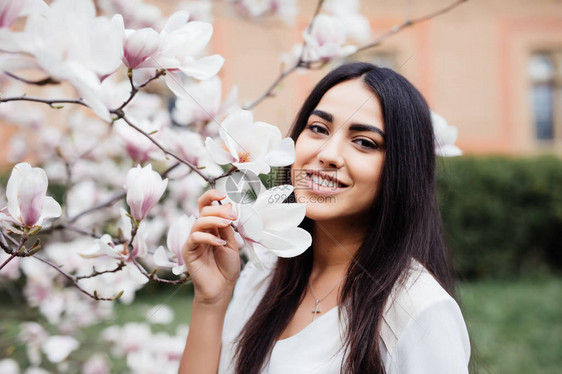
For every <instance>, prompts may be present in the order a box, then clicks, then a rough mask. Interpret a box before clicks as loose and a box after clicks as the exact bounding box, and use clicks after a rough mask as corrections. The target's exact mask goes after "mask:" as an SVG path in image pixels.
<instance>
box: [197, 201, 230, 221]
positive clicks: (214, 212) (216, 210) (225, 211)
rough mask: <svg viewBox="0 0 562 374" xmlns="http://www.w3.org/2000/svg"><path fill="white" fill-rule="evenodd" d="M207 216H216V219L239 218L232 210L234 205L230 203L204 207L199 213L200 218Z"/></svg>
mask: <svg viewBox="0 0 562 374" xmlns="http://www.w3.org/2000/svg"><path fill="white" fill-rule="evenodd" d="M205 216H215V217H222V218H229V219H231V220H234V219H236V218H238V217H237V216H236V213H234V211H233V210H232V203H228V204H225V205H208V206H205V207H203V209H201V211H200V212H199V217H205Z"/></svg>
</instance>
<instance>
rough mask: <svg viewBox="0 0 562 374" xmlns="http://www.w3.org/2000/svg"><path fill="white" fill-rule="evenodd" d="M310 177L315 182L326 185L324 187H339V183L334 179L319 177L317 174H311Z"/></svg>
mask: <svg viewBox="0 0 562 374" xmlns="http://www.w3.org/2000/svg"><path fill="white" fill-rule="evenodd" d="M310 179H312V181H313V182H314V183H316V184H317V185H319V186H324V187H331V188H337V187H338V184H337V183H336V182H334V181H329V180H327V179H324V178H322V177H319V176H317V175H314V174H313V175H311V176H310Z"/></svg>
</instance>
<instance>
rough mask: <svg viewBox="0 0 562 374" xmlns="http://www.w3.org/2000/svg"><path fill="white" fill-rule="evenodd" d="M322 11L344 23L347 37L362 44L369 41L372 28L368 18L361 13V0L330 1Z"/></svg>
mask: <svg viewBox="0 0 562 374" xmlns="http://www.w3.org/2000/svg"><path fill="white" fill-rule="evenodd" d="M322 9H323V10H324V11H326V12H327V13H329V14H330V15H332V16H334V17H336V18H338V19H339V20H340V21H341V22H342V24H343V25H344V27H345V31H346V35H347V37H349V38H352V39H355V40H356V41H358V42H361V43H365V42H366V41H367V40H368V39H369V36H370V35H371V26H370V25H369V20H368V19H367V17H365V16H364V15H362V14H360V13H359V0H346V1H339V0H328V1H326V2H325V3H324V5H323V7H322Z"/></svg>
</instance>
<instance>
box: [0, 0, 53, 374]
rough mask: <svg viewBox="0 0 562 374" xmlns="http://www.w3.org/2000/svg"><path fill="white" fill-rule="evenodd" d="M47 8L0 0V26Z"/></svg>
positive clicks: (37, 2) (29, 1) (34, 0)
mask: <svg viewBox="0 0 562 374" xmlns="http://www.w3.org/2000/svg"><path fill="white" fill-rule="evenodd" d="M48 9H49V7H48V6H47V4H45V2H44V1H43V0H3V1H2V2H0V28H8V27H10V26H12V24H13V23H14V22H15V20H16V19H18V18H19V17H25V16H27V15H29V14H31V13H36V12H37V13H43V14H44V13H45V12H47V10H48ZM0 33H1V31H0ZM0 372H1V371H0Z"/></svg>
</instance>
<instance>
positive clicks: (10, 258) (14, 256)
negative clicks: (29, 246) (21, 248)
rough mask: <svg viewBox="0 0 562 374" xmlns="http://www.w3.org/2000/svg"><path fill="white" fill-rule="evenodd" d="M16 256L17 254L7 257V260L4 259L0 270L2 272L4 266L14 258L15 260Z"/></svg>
mask: <svg viewBox="0 0 562 374" xmlns="http://www.w3.org/2000/svg"><path fill="white" fill-rule="evenodd" d="M16 256H17V252H14V253H12V254H11V255H10V257H8V258H7V259H6V261H4V262H3V263H2V265H0V270H2V268H3V267H4V266H6V265H8V262H10V261H12V260H13V259H14V258H16Z"/></svg>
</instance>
